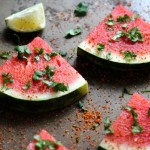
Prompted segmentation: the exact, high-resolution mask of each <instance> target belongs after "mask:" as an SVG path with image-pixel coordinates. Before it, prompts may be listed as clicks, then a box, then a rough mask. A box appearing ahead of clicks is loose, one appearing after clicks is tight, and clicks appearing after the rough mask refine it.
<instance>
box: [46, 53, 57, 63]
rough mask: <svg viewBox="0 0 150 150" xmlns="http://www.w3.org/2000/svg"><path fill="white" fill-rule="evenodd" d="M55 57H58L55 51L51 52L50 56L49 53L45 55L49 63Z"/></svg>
mask: <svg viewBox="0 0 150 150" xmlns="http://www.w3.org/2000/svg"><path fill="white" fill-rule="evenodd" d="M54 56H57V53H56V52H54V51H53V52H51V53H50V54H48V53H45V54H44V58H45V60H46V61H49V60H50V59H51V57H54Z"/></svg>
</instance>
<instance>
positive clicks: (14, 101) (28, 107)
mask: <svg viewBox="0 0 150 150" xmlns="http://www.w3.org/2000/svg"><path fill="white" fill-rule="evenodd" d="M81 78H82V77H81ZM82 81H83V82H82V83H80V82H81V80H79V81H76V83H75V84H76V85H77V84H78V86H76V87H74V89H72V90H70V91H67V93H66V92H61V93H63V94H61V95H60V96H58V95H57V96H56V97H53V98H50V97H48V98H47V99H45V98H44V99H34V100H32V99H31V100H25V99H21V98H17V96H15V97H12V96H11V95H9V94H8V92H7V93H6V92H5V91H3V92H2V91H1V92H0V101H1V104H2V105H3V106H4V107H7V108H10V109H14V110H18V111H22V112H30V113H39V112H47V111H53V110H56V109H59V108H63V107H65V106H68V105H70V104H72V103H74V102H75V101H77V100H79V99H80V98H82V97H83V96H84V95H86V94H87V93H88V83H87V81H86V80H84V79H83V78H82ZM6 91H7V90H6ZM8 91H9V90H8Z"/></svg>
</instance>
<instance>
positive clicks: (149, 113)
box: [148, 108, 150, 117]
mask: <svg viewBox="0 0 150 150" xmlns="http://www.w3.org/2000/svg"><path fill="white" fill-rule="evenodd" d="M148 117H150V108H149V109H148Z"/></svg>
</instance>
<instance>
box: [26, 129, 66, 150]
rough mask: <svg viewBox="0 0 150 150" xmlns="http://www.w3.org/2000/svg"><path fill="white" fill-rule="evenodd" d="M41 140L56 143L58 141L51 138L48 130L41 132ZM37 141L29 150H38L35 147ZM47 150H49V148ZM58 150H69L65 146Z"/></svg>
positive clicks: (59, 147) (32, 143) (29, 146)
mask: <svg viewBox="0 0 150 150" xmlns="http://www.w3.org/2000/svg"><path fill="white" fill-rule="evenodd" d="M39 136H40V138H41V139H42V140H48V141H52V142H53V141H56V139H55V138H54V137H53V136H51V135H50V134H49V133H48V132H47V131H46V130H41V132H40V134H39ZM35 143H36V140H33V141H32V142H31V143H30V144H29V145H28V146H27V150H37V149H36V146H35ZM46 150H49V149H48V148H47V149H46ZM56 150H68V149H67V148H66V147H65V146H63V145H59V146H58V147H57V149H56Z"/></svg>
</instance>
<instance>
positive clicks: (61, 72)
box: [0, 37, 81, 93]
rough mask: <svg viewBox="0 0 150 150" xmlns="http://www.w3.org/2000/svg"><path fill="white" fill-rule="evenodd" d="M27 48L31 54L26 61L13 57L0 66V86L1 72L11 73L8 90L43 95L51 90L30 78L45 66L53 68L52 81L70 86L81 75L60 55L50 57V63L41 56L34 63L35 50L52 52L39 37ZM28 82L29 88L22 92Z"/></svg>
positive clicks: (0, 81) (1, 81)
mask: <svg viewBox="0 0 150 150" xmlns="http://www.w3.org/2000/svg"><path fill="white" fill-rule="evenodd" d="M27 47H28V48H29V49H30V50H31V51H32V54H31V55H30V56H29V57H28V59H27V60H22V59H21V60H20V59H18V58H17V55H15V56H13V57H12V58H11V59H10V60H7V61H6V62H5V63H4V64H3V65H2V66H0V85H2V84H3V80H2V76H1V74H2V73H3V72H6V73H8V72H9V73H11V74H12V75H13V80H14V82H13V83H8V84H7V86H8V87H9V88H13V89H14V90H16V91H19V92H22V93H45V92H50V91H52V88H47V86H46V85H45V84H44V83H43V82H42V81H33V80H32V77H33V74H34V71H35V70H41V71H42V70H44V69H45V68H46V66H47V65H49V66H54V67H55V70H54V71H55V74H54V76H53V77H52V79H53V81H55V82H60V83H64V84H65V85H70V84H72V83H75V82H76V81H77V80H78V79H79V78H81V75H80V74H79V73H78V72H77V71H76V70H75V69H74V68H73V67H71V65H70V64H68V63H67V62H66V60H65V59H63V58H62V57H61V56H60V55H57V56H54V57H51V60H50V61H46V60H45V59H44V56H43V55H42V56H41V58H40V61H39V62H35V60H34V58H35V56H36V55H37V52H36V50H35V47H36V48H39V49H40V48H43V49H44V53H50V52H52V48H51V47H50V46H49V45H48V44H47V43H46V42H45V41H44V40H42V39H41V38H40V37H37V38H35V39H34V40H33V41H32V42H31V43H29V44H28V45H27ZM28 81H30V84H31V86H30V88H29V89H28V90H24V89H23V87H24V85H26V84H27V82H28Z"/></svg>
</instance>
